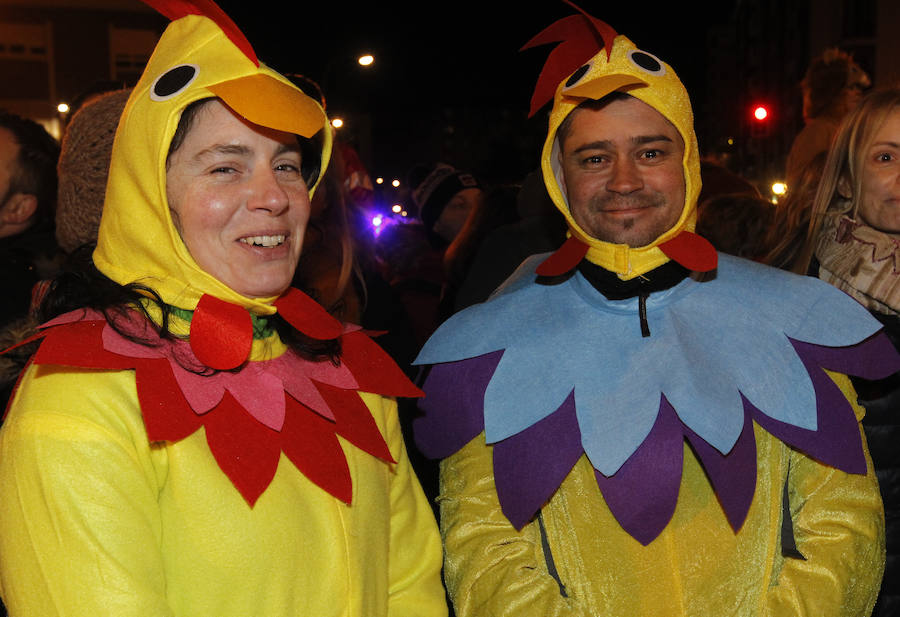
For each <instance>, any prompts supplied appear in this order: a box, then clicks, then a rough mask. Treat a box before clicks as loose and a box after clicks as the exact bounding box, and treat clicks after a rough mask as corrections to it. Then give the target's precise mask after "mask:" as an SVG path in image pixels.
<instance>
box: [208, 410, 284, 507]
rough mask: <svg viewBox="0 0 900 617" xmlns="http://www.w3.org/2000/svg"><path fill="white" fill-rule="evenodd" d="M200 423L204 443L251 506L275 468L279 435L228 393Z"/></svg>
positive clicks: (279, 450)
mask: <svg viewBox="0 0 900 617" xmlns="http://www.w3.org/2000/svg"><path fill="white" fill-rule="evenodd" d="M203 420H204V422H203V424H204V426H205V427H206V442H207V443H208V444H209V449H210V451H211V452H212V453H213V456H214V457H215V458H216V461H217V462H218V463H219V467H220V468H221V469H222V471H223V472H225V475H227V476H228V478H229V479H230V480H231V481H232V483H234V486H235V487H236V488H237V489H238V491H240V493H241V495H243V496H244V499H246V500H247V502H248V503H249V504H250V505H251V506H252V505H253V504H255V503H256V500H257V499H258V498H259V496H260V495H262V493H263V491H265V490H266V488H267V487H268V486H269V484H270V483H271V482H272V478H273V477H275V471H276V470H277V469H278V459H279V458H280V457H281V442H280V439H279V434H278V432H276V431H273V430H272V429H270V428H268V427H267V426H265V425H264V424H261V423H260V422H258V421H257V420H256V418H254V417H253V416H251V415H250V414H249V413H247V411H246V410H245V409H244V408H243V407H241V406H240V404H238V402H237V401H236V400H234V398H233V397H232V396H231V395H230V394H228V393H227V392H226V393H225V396H224V397H223V398H222V402H221V403H219V404H218V405H216V407H215V408H214V409H213V410H212V411H210V412H209V413H207V414H206V415H204V417H203Z"/></svg>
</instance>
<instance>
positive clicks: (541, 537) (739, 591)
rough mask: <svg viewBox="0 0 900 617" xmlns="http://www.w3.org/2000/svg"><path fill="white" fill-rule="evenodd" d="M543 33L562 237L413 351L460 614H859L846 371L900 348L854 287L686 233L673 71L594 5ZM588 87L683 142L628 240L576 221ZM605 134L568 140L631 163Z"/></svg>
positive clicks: (862, 526)
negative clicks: (575, 129)
mask: <svg viewBox="0 0 900 617" xmlns="http://www.w3.org/2000/svg"><path fill="white" fill-rule="evenodd" d="M553 41H563V42H562V44H561V45H560V46H559V47H557V48H556V49H555V50H554V52H553V53H552V54H551V56H550V60H548V62H547V65H546V66H545V68H544V71H543V73H542V75H541V78H540V80H539V82H538V90H537V92H536V94H535V98H534V99H533V102H532V109H533V110H536V109H537V108H539V107H540V106H541V105H542V104H543V103H544V102H545V101H546V100H549V99H550V98H552V99H553V109H552V111H551V113H550V121H549V124H550V129H549V133H548V136H547V140H546V143H545V146H544V149H543V155H542V168H543V174H544V180H545V184H546V186H547V189H548V191H549V194H550V196H551V197H552V198H553V200H554V202H555V204H556V206H557V207H558V208H559V210H560V211H561V212H562V213H563V215H564V216H565V217H566V220H567V221H568V225H569V235H570V237H569V240H568V241H567V242H566V243H565V244H564V245H563V246H562V247H561V248H560V249H559V250H558V251H557V252H556V253H554V254H553V255H551V256H550V257H549V258H548V257H546V256H536V257H535V258H532V259H530V260H526V262H524V263H523V264H522V266H521V267H520V268H519V270H518V271H517V272H516V274H514V275H513V276H512V277H511V279H510V280H509V281H507V282H506V283H504V285H503V286H501V288H500V289H498V290H497V291H496V292H495V294H494V295H493V297H492V298H491V299H489V300H488V301H487V302H485V303H484V304H481V305H476V306H474V307H471V308H469V309H467V310H466V311H463V312H461V313H459V314H457V315H455V316H454V317H453V318H451V319H450V320H448V321H447V322H445V323H444V324H443V325H442V326H441V327H440V328H439V329H438V330H437V331H436V333H435V334H434V335H433V336H432V338H431V339H430V340H429V341H428V343H426V345H425V347H424V348H423V350H422V352H421V354H420V355H419V358H418V359H417V361H416V362H417V363H419V364H428V365H433V366H432V367H431V370H430V374H429V376H428V379H427V381H426V382H425V386H424V390H425V393H426V396H425V398H424V399H423V400H422V402H421V403H420V406H421V407H422V409H423V410H424V411H425V415H424V417H423V418H421V419H420V420H418V421H417V425H416V439H417V443H418V444H419V446H420V447H421V448H422V449H423V450H424V451H425V452H426V454H429V455H431V456H434V457H446V458H445V460H444V461H442V463H441V497H440V498H439V500H440V503H441V530H442V534H443V537H444V542H445V554H446V560H445V577H446V583H447V587H448V590H449V592H450V595H451V597H452V598H453V601H454V606H455V608H456V613H457V615H459V616H460V617H470V616H475V615H492V616H494V617H497V616H500V615H510V616H512V615H515V616H516V617H522V616H530V615H534V616H535V617H537V616H540V617H551V616H557V615H579V616H583V617H588V616H591V617H593V616H596V615H654V616H656V615H665V616H670V615H683V616H691V617H697V616H701V615H709V616H713V615H714V616H717V617H719V616H723V615H735V616H741V617H749V616H763V615H765V616H774V615H780V616H785V617H786V616H788V615H790V616H797V615H809V616H813V615H815V616H816V617H821V616H824V615H829V616H835V617H837V616H849V615H854V616H856V615H865V614H868V612H870V611H871V609H872V603H873V602H874V598H875V595H876V593H877V590H878V585H879V583H880V580H881V573H882V570H883V567H884V535H883V534H884V529H883V525H884V521H883V513H882V509H881V502H880V498H879V495H878V488H877V485H876V482H875V479H874V475H873V473H872V469H871V462H870V460H869V457H868V453H867V451H866V446H865V440H864V438H863V436H862V434H861V431H860V427H859V422H858V421H859V417H861V415H862V413H863V411H862V409H860V408H858V407H856V405H855V397H854V396H853V394H852V388H851V387H850V385H849V381H848V379H847V377H846V373H852V374H867V375H875V374H889V373H892V372H895V371H896V370H898V368H900V361H898V358H897V356H896V354H894V353H893V351H892V350H891V349H890V348H889V344H888V343H887V341H886V340H885V338H884V335H883V334H880V333H877V332H878V329H879V324H877V323H876V322H874V321H873V320H871V319H869V318H868V317H867V315H866V314H865V313H864V311H863V310H861V307H859V306H858V305H856V303H855V302H853V301H852V300H850V299H848V298H847V297H845V296H843V295H842V294H839V293H837V294H836V293H834V291H833V290H830V289H827V288H826V287H825V286H823V285H821V284H819V282H818V281H815V280H812V279H806V278H801V277H797V276H793V275H788V274H786V273H783V272H780V271H776V270H773V269H770V268H766V267H762V266H759V265H757V264H754V263H752V262H748V261H745V260H741V259H738V258H732V257H729V256H726V255H717V254H716V253H715V251H713V250H712V249H711V247H710V245H709V244H708V242H706V241H705V240H704V239H702V238H700V237H699V236H697V235H695V234H693V233H692V231H691V230H692V229H693V226H694V220H695V217H696V200H697V195H698V193H699V191H700V177H699V158H698V150H697V142H696V138H695V135H694V131H693V118H692V113H691V107H690V102H689V99H688V95H687V93H686V91H685V89H684V87H683V86H682V84H681V82H680V81H679V80H678V78H677V76H676V75H675V73H674V71H673V70H672V68H671V67H670V66H668V65H666V64H665V63H663V62H662V61H660V60H659V59H658V58H656V57H655V56H654V55H652V54H650V53H647V52H644V51H642V50H640V49H639V48H637V47H636V46H635V45H634V44H633V43H632V42H631V41H630V40H628V39H627V38H625V37H624V36H619V35H617V34H616V33H615V32H614V31H613V30H612V29H611V28H610V27H609V26H608V25H607V24H605V23H603V22H600V21H598V20H596V19H594V18H592V17H590V16H588V15H587V14H581V15H574V16H571V17H568V18H565V19H563V20H561V21H559V22H557V23H556V24H554V25H553V26H551V27H550V28H548V29H547V30H545V31H544V32H543V33H542V34H540V35H539V36H538V37H536V38H535V39H534V40H533V41H532V42H531V43H530V45H535V44H543V43H548V42H553ZM548 86H549V88H548ZM623 92H624V93H627V95H628V96H624V95H623V94H620V93H623ZM610 94H612V96H613V97H616V98H612V99H610V98H609V97H607V95H610ZM600 99H603V100H602V101H600V104H606V105H608V106H609V107H608V108H612V106H613V105H614V104H617V103H615V102H616V101H618V104H620V105H626V104H628V105H631V107H629V109H633V108H634V106H635V105H636V106H638V107H640V106H641V105H643V106H644V107H646V106H649V108H650V111H651V112H652V111H654V110H655V112H658V114H661V115H662V118H664V119H665V121H667V122H668V123H669V124H670V125H671V126H672V127H674V130H677V135H680V137H681V140H682V141H683V157H682V156H681V155H680V154H679V156H678V158H677V159H673V164H674V165H675V166H676V176H675V177H676V178H677V177H678V176H677V174H678V172H677V169H678V167H679V166H680V167H681V168H683V178H684V180H683V185H682V186H683V199H684V203H683V205H682V204H681V203H680V201H679V202H676V206H677V208H679V209H676V210H674V213H675V215H676V217H677V221H676V222H675V223H674V224H671V223H667V224H669V225H671V226H670V227H669V228H667V229H666V230H665V231H664V232H662V233H661V234H660V235H658V237H656V238H655V239H653V240H652V241H651V242H649V243H648V244H646V245H643V246H629V245H627V244H614V243H611V242H604V241H600V240H598V239H596V238H594V237H593V236H591V234H589V233H588V232H587V231H586V230H585V229H584V228H583V227H582V226H581V225H579V223H578V222H577V221H576V217H575V216H573V212H572V211H571V210H570V201H569V196H568V195H567V192H566V189H567V185H566V180H567V178H566V177H565V176H564V175H563V173H562V171H561V166H562V165H563V162H562V161H563V160H566V159H562V160H561V157H560V149H561V148H563V149H565V148H568V147H569V146H568V143H569V142H568V141H565V142H564V141H563V140H562V139H560V138H559V134H558V131H559V130H560V126H561V125H563V123H564V121H565V120H566V119H567V118H568V117H569V116H570V114H571V115H572V116H573V117H574V115H575V112H574V110H576V108H578V107H579V106H582V107H583V109H587V110H595V109H597V108H598V107H599V104H598V105H597V106H595V107H586V108H585V107H584V106H583V105H582V104H583V103H585V102H586V101H587V102H589V103H591V104H593V102H594V101H597V100H600ZM635 99H637V101H640V103H634V100H635ZM604 101H611V102H609V103H604ZM626 101H631V103H627V102H626ZM585 104H587V103H585ZM619 109H622V107H621V106H620V107H619ZM577 113H583V114H588V115H589V114H590V113H591V112H590V111H584V110H581V109H580V110H579V111H578V112H577ZM609 113H612V112H609ZM658 114H657V115H658ZM661 120H662V119H661ZM573 125H574V123H573ZM582 126H583V124H582ZM616 130H617V129H607V132H610V133H612V134H614V135H616V139H619V136H620V135H621V136H622V137H621V139H622V140H623V141H622V143H625V144H628V145H627V147H628V148H631V147H633V148H634V151H633V152H634V153H635V156H637V154H638V153H641V152H643V151H642V150H640V149H639V147H638V146H637V145H634V146H632V145H631V144H636V143H642V142H640V141H639V140H636V139H635V138H633V137H630V135H634V133H631V134H629V133H622V132H615V131H616ZM641 130H643V129H641ZM654 130H656V129H655V127H654V128H653V129H649V130H647V131H645V133H647V132H652V131H654ZM601 133H602V131H597V132H596V133H594V132H588V133H586V135H587V136H586V137H581V138H579V139H576V138H575V137H573V136H566V137H565V138H564V139H565V140H572V141H573V142H574V143H573V145H572V146H571V148H573V149H574V150H573V151H574V152H579V151H580V150H579V147H581V148H583V150H584V152H583V153H582V154H580V155H579V156H580V157H581V158H582V159H585V160H587V159H588V157H596V158H597V159H598V160H599V159H601V158H603V155H602V154H601V153H603V152H607V150H604V148H609V150H608V152H615V153H616V155H618V156H621V157H623V158H625V157H626V156H632V154H630V153H631V152H632V151H631V150H626V152H627V153H629V154H627V155H626V154H621V151H618V150H613V146H607V145H606V144H607V142H605V141H599V140H603V139H604V136H603V135H602V134H601ZM637 134H638V135H641V133H637ZM592 139H597V140H598V142H597V143H598V144H600V145H586V146H579V145H580V144H582V141H581V140H584V141H588V142H590V141H591V140H592ZM609 139H612V138H609ZM675 139H677V136H676V137H675ZM658 140H659V138H657V137H653V138H652V139H650V138H648V142H652V141H658ZM673 142H674V140H671V141H670V142H668V143H673ZM617 143H618V142H617ZM592 144H593V142H592ZM653 147H654V146H647V148H653ZM679 152H680V150H679ZM651 154H653V153H651ZM567 156H568V155H567ZM606 156H608V158H610V159H612V158H613V155H612V154H608V155H606ZM660 156H662V155H660ZM629 160H630V159H629ZM585 164H587V163H585ZM600 164H601V163H599V162H598V163H596V165H597V166H598V168H599V166H600ZM635 165H637V163H635ZM590 169H593V167H591V168H590ZM629 169H630V168H629ZM596 173H597V175H599V174H600V172H599V171H598V172H596ZM609 173H610V177H612V173H613V172H612V171H610V172H609ZM623 173H624V172H623ZM635 173H636V172H635ZM676 181H677V180H676ZM609 182H610V183H611V182H612V180H609ZM635 184H637V185H639V182H637V181H635ZM568 188H571V184H570V185H569V186H568ZM607 190H611V189H607ZM679 195H680V193H679ZM598 199H599V198H598ZM679 199H681V197H679ZM679 212H680V216H678V215H679ZM673 220H674V219H673ZM656 233H658V232H656ZM576 268H577V271H575V272H574V273H573V272H571V271H572V270H575V269H576ZM691 271H693V272H708V274H706V275H705V276H703V277H700V276H696V275H690V272H691ZM713 271H715V272H714V273H713ZM564 274H568V275H569V276H568V278H566V279H565V280H563V281H562V282H560V280H558V278H557V279H556V280H554V281H553V283H554V284H547V283H546V282H545V281H544V279H542V278H541V277H542V276H543V277H559V276H561V275H564ZM701 279H702V281H703V282H701ZM840 316H843V317H840Z"/></svg>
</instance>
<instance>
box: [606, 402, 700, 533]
mask: <svg viewBox="0 0 900 617" xmlns="http://www.w3.org/2000/svg"><path fill="white" fill-rule="evenodd" d="M683 465H684V432H683V425H682V424H681V421H679V419H678V416H677V415H676V414H675V410H674V409H672V406H671V405H670V404H669V401H667V400H666V398H665V396H663V397H662V400H661V402H660V406H659V414H658V416H657V418H656V423H655V424H654V425H653V428H652V429H651V430H650V434H649V435H647V439H645V440H644V442H643V443H642V444H641V445H640V446H639V447H638V449H637V450H636V451H635V452H634V454H632V455H631V457H630V458H629V459H628V460H627V461H625V464H624V465H622V467H621V468H620V469H619V471H617V472H616V473H615V474H613V475H612V476H609V477H607V476H605V475H603V474H602V473H600V472H599V471H596V470H595V471H594V475H595V476H596V477H597V484H598V485H599V486H600V492H601V493H603V499H604V500H606V504H607V506H609V509H610V511H611V512H612V514H613V516H615V517H616V520H617V521H619V524H620V525H621V526H622V528H623V529H624V530H625V531H627V532H628V533H629V534H631V536H633V537H634V539H635V540H637V541H638V542H640V543H641V544H644V545H647V544H649V543H650V542H651V541H653V539H654V538H656V536H658V535H659V534H660V533H661V532H662V530H663V529H665V527H666V525H668V524H669V520H670V519H671V518H672V514H674V512H675V505H676V503H677V502H678V488H679V486H680V485H681V473H682V467H683Z"/></svg>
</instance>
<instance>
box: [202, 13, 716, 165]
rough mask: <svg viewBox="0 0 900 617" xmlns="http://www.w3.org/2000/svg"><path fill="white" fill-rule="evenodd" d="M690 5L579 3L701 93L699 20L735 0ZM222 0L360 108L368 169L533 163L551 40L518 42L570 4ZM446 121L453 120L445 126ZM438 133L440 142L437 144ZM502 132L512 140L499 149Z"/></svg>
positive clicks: (276, 56) (270, 58) (704, 23)
mask: <svg viewBox="0 0 900 617" xmlns="http://www.w3.org/2000/svg"><path fill="white" fill-rule="evenodd" d="M685 4H687V3H675V2H627V3H622V4H618V5H616V4H613V3H609V2H596V1H591V2H589V1H584V2H582V3H581V6H582V7H583V8H584V9H585V10H587V11H588V12H589V13H591V14H593V15H594V16H595V17H597V18H599V19H603V20H604V21H606V22H608V23H609V24H610V25H611V26H612V27H613V28H615V29H616V30H617V31H618V32H620V33H621V34H625V35H627V36H628V37H629V38H631V39H632V40H633V41H634V42H635V43H636V44H637V45H638V46H639V47H642V48H643V49H646V50H647V51H650V52H651V53H654V54H655V55H657V56H659V57H660V58H662V59H663V60H665V61H666V62H668V63H669V64H671V65H672V66H673V67H674V68H675V70H676V71H677V72H678V74H679V76H680V77H681V78H682V80H683V81H684V82H685V84H686V86H687V87H688V90H689V91H690V92H691V94H692V97H694V98H695V99H697V98H698V97H702V96H703V95H704V92H705V83H704V76H705V70H704V67H703V65H702V61H703V58H704V51H703V45H704V41H705V34H706V30H707V29H708V27H709V26H710V24H712V23H716V22H722V21H725V20H727V18H728V16H729V14H730V11H731V8H730V7H731V6H732V5H733V2H730V1H729V2H719V3H717V4H716V5H715V6H713V7H711V8H710V7H708V5H707V6H706V7H703V8H702V9H700V8H699V7H700V5H699V4H698V5H697V7H698V8H696V9H695V8H690V9H687V10H685V9H684V8H683V7H684V5H685ZM704 4H707V3H704ZM220 5H221V6H222V8H223V9H225V11H226V12H227V13H228V14H229V15H231V16H232V18H233V19H234V20H235V21H236V22H237V23H238V25H239V26H240V27H241V28H242V29H243V30H244V32H245V34H247V37H248V38H249V39H250V41H251V43H252V44H253V45H254V47H255V49H256V51H257V55H258V56H259V57H260V58H261V59H262V60H263V61H265V62H267V63H268V64H270V65H271V66H273V67H274V68H275V69H277V70H279V71H281V72H283V73H302V74H304V75H308V76H310V77H312V78H313V79H315V80H316V81H317V82H318V83H319V84H320V85H322V87H323V89H324V90H325V96H326V99H327V101H328V106H329V113H331V114H336V113H338V112H340V113H342V114H343V113H347V114H354V113H357V114H358V113H364V114H366V115H367V120H368V123H369V124H368V125H367V126H368V127H369V130H370V133H369V134H370V135H371V141H372V142H373V145H372V146H371V150H366V151H365V152H363V154H364V158H368V159H370V160H371V161H372V163H371V164H372V166H373V167H376V169H374V170H372V171H373V173H384V174H395V175H400V174H402V173H403V171H404V168H405V167H406V168H408V166H409V165H410V164H412V163H413V162H414V161H416V160H419V159H421V160H426V159H434V158H438V157H443V158H448V157H447V156H444V155H447V154H448V155H449V157H450V158H453V157H454V156H456V157H457V158H465V157H466V156H468V157H469V159H470V161H468V162H470V163H471V166H474V167H488V166H490V167H492V168H494V170H495V171H497V172H498V175H503V173H506V175H515V174H516V173H519V172H520V171H522V169H523V167H524V166H527V165H529V164H531V161H530V160H529V159H531V158H533V157H535V156H536V155H537V154H536V152H535V148H536V147H537V146H535V144H536V143H539V142H540V141H542V135H541V133H542V132H543V131H544V128H545V119H544V118H542V117H535V118H533V119H531V120H526V119H525V116H526V115H527V111H528V104H529V100H530V97H531V92H532V90H533V87H534V84H535V81H536V80H537V76H538V74H539V72H540V69H541V67H542V65H543V62H544V60H545V59H546V57H547V54H548V53H549V52H550V50H551V49H552V46H549V45H548V46H545V47H542V48H536V49H530V50H526V51H524V52H520V51H519V49H520V48H521V46H522V45H524V44H525V43H526V42H527V41H528V40H529V39H530V38H531V37H532V36H534V35H535V34H537V33H538V32H540V31H541V30H542V29H543V28H545V27H546V26H548V25H549V24H551V23H552V22H553V21H555V20H556V19H559V18H561V17H564V16H566V15H570V14H572V13H573V12H574V10H573V9H572V8H571V7H569V6H568V5H567V4H565V3H564V2H563V1H562V0H544V1H541V2H527V3H526V2H508V1H503V2H495V1H492V0H482V1H480V2H475V1H472V0H458V1H455V2H445V3H433V2H427V3H410V2H380V3H379V2H373V3H371V4H370V5H368V6H367V5H365V4H363V3H356V2H353V3H345V2H326V3H319V4H314V3H310V2H302V3H300V2H282V3H269V2H259V1H248V0H221V1H220ZM287 5H291V6H294V7H297V6H298V5H300V8H294V9H291V11H292V12H291V13H289V14H285V13H279V11H282V10H283V8H273V9H272V10H271V13H260V12H259V11H258V10H254V7H260V6H265V7H271V6H275V7H284V6H287ZM689 20H692V21H689ZM679 24H681V25H679ZM364 50H365V51H370V52H372V53H373V54H374V55H375V56H376V58H377V60H376V65H375V67H373V68H372V69H369V70H367V71H366V72H363V71H362V70H360V69H359V68H358V67H356V66H355V65H354V64H353V57H354V56H353V54H355V53H356V52H357V51H360V52H361V51H364ZM695 106H696V100H695ZM479 123H481V125H482V126H479ZM500 124H503V126H504V127H505V128H500V126H499V125H500ZM448 126H455V127H456V130H457V132H456V133H454V134H453V135H450V136H449V137H448V135H447V133H448V132H449V131H450V130H451V129H450V128H448ZM442 131H443V132H444V133H442ZM492 131H493V132H492ZM441 140H443V145H440V144H436V142H438V141H441ZM488 142H489V143H488ZM504 143H506V144H508V148H509V150H512V151H506V152H504V150H505V147H504ZM363 147H364V146H363ZM448 149H449V151H448ZM504 159H507V160H506V161H504ZM451 162H454V163H456V164H460V162H459V161H451ZM533 163H534V164H535V165H536V164H537V159H534V161H533Z"/></svg>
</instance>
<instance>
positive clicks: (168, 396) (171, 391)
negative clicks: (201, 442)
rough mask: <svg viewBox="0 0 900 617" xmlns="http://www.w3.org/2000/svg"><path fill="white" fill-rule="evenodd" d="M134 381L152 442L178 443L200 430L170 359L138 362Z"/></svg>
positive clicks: (200, 422)
mask: <svg viewBox="0 0 900 617" xmlns="http://www.w3.org/2000/svg"><path fill="white" fill-rule="evenodd" d="M135 382H136V384H137V392H138V401H139V402H140V405H141V413H143V415H144V426H146V427H147V437H148V439H149V440H150V441H171V442H175V441H179V440H181V439H184V438H185V437H187V436H188V435H191V434H192V433H193V432H194V431H196V430H197V429H198V428H200V426H201V425H202V423H203V421H202V419H201V416H198V415H197V414H196V413H194V410H193V409H191V406H190V404H189V403H188V402H187V399H185V397H184V394H182V392H181V387H180V386H179V385H178V382H177V381H176V380H175V375H174V374H173V373H172V366H171V365H170V364H169V362H168V361H167V360H162V359H160V360H141V361H139V363H138V367H137V374H136V376H135Z"/></svg>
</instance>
